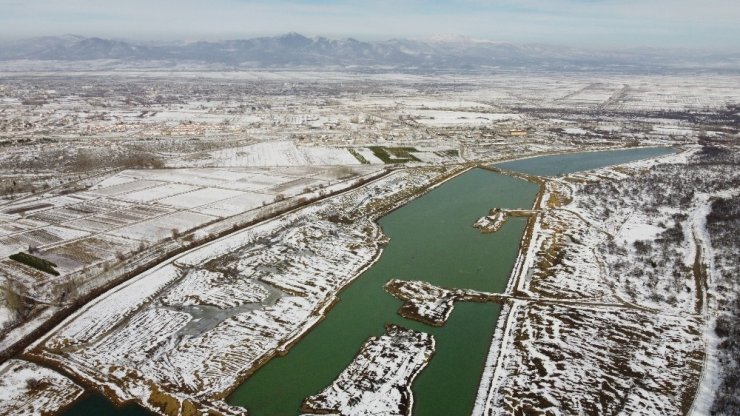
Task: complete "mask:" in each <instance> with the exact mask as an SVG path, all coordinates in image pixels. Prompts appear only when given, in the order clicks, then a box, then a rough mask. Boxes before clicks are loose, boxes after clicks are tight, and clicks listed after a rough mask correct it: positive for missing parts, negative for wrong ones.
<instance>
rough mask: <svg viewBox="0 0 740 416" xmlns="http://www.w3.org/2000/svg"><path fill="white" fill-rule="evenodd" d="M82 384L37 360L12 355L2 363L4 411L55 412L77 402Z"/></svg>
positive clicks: (0, 402)
mask: <svg viewBox="0 0 740 416" xmlns="http://www.w3.org/2000/svg"><path fill="white" fill-rule="evenodd" d="M83 391H84V390H83V389H82V387H80V386H78V385H77V384H75V383H73V382H72V381H71V380H69V379H68V378H66V377H64V376H62V375H60V374H58V373H56V372H54V371H52V370H49V369H48V368H45V367H41V366H39V365H37V364H34V363H31V362H28V361H22V360H16V359H11V360H8V361H6V362H4V363H3V364H0V414H3V415H18V416H36V415H47V414H53V413H54V412H56V411H57V410H58V409H60V408H62V407H64V406H67V405H69V404H71V403H72V402H74V401H75V400H76V399H77V398H78V397H80V396H81V395H82V393H83Z"/></svg>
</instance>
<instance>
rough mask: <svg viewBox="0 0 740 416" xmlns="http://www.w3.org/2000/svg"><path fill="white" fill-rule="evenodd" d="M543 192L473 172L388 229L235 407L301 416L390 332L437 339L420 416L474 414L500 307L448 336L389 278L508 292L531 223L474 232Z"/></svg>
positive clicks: (90, 408)
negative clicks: (373, 257)
mask: <svg viewBox="0 0 740 416" xmlns="http://www.w3.org/2000/svg"><path fill="white" fill-rule="evenodd" d="M672 151H673V150H672V149H670V148H652V149H630V150H625V151H610V152H590V153H581V154H577V155H560V156H546V157H539V158H533V159H523V160H519V161H514V162H508V163H503V164H500V165H498V166H500V167H504V168H506V169H510V170H518V171H523V172H526V173H531V174H539V175H558V174H563V173H569V172H575V171H580V170H584V169H593V168H597V167H602V166H608V165H613V164H619V163H625V162H628V161H632V160H637V159H642V158H648V157H654V156H658V155H662V154H667V153H670V152H672ZM537 189H538V188H537V186H536V185H534V184H532V183H529V182H526V181H522V180H519V179H514V178H511V177H508V176H504V175H499V174H496V173H493V172H489V171H486V170H483V169H473V170H471V171H469V172H467V173H465V174H463V175H460V176H458V177H456V178H454V179H452V180H450V181H448V182H446V183H445V184H443V185H442V186H440V187H438V188H436V189H434V190H433V191H431V192H430V193H428V194H426V195H424V196H423V197H421V198H418V199H416V200H414V201H412V202H410V203H409V204H407V205H405V206H403V207H401V208H399V209H398V210H396V211H393V212H392V213H390V214H388V215H386V216H385V217H383V218H382V219H381V220H380V225H381V227H382V228H383V231H384V232H385V234H386V235H388V236H389V237H390V243H389V245H388V246H387V247H386V248H385V250H384V251H383V254H382V256H381V257H380V259H379V260H378V262H377V263H375V264H374V265H373V266H372V267H371V268H370V269H369V270H367V271H366V272H365V273H363V274H362V275H361V276H359V277H358V278H357V279H356V280H355V281H354V282H353V283H352V284H350V285H349V286H348V287H347V288H345V290H343V291H342V292H341V293H340V294H339V297H340V302H339V303H338V304H337V305H336V306H335V307H334V309H333V310H332V311H331V312H330V313H329V314H328V316H327V318H326V319H325V320H324V321H322V322H321V323H320V324H319V325H318V326H317V327H316V328H315V329H313V330H312V331H311V332H310V333H308V334H307V335H306V336H305V337H304V338H303V339H302V340H301V341H300V342H298V343H297V344H296V345H295V346H294V347H293V348H292V349H291V350H290V352H289V353H288V354H287V355H285V356H283V357H277V358H274V359H272V360H270V361H269V362H268V363H267V364H266V365H265V366H263V367H262V368H261V369H259V370H258V371H257V372H256V373H254V374H253V375H252V376H251V377H250V378H249V379H248V380H247V381H246V382H245V383H243V384H242V385H241V386H239V387H238V388H237V389H236V390H235V391H234V392H233V393H232V395H231V396H230V397H229V398H228V402H229V403H230V404H232V405H237V406H244V407H246V408H248V409H249V411H250V414H251V415H255V416H279V415H296V414H298V413H299V412H298V408H299V406H300V404H301V401H302V400H303V399H304V398H305V397H307V396H310V395H313V394H316V393H318V392H319V391H321V390H322V389H323V388H324V387H326V386H328V385H329V384H330V383H331V382H332V380H333V379H334V378H335V377H336V376H337V375H338V374H339V373H340V372H341V371H342V370H343V369H344V368H345V367H346V365H347V364H348V363H349V362H350V361H352V359H353V358H354V356H355V354H356V353H357V352H358V350H359V349H360V347H361V346H362V344H363V343H364V342H365V341H366V340H367V338H368V337H370V336H377V335H382V334H383V333H384V325H385V324H386V323H395V324H398V325H401V326H404V327H407V328H412V329H416V330H420V331H424V332H428V333H431V334H433V335H434V336H435V338H436V340H437V350H436V353H435V355H434V356H433V358H432V360H431V361H430V363H429V365H428V366H427V367H426V368H425V369H424V371H422V373H421V374H419V376H418V377H417V379H416V381H415V382H414V385H413V392H414V400H415V403H414V413H415V414H418V415H423V416H427V415H465V414H470V411H471V409H472V407H473V401H474V399H475V394H476V392H477V387H478V384H479V381H480V376H481V373H482V369H483V365H484V362H485V358H486V352H487V350H488V348H489V344H490V342H491V337H492V334H493V329H494V327H495V325H496V320H497V318H498V313H499V309H500V308H499V306H497V305H493V304H472V303H458V304H457V305H456V306H455V310H454V311H453V313H452V315H451V317H450V320H449V321H448V322H447V324H446V325H445V326H444V327H441V328H433V327H430V326H427V325H424V324H421V323H417V322H415V321H410V320H406V319H403V318H402V317H400V316H399V315H398V314H397V311H398V308H399V307H400V306H401V302H400V301H397V300H396V299H395V298H393V297H392V296H390V295H389V294H387V293H385V291H384V290H383V289H382V287H383V284H384V283H385V282H387V281H388V280H390V279H393V278H398V279H404V280H415V279H418V280H425V281H428V282H431V283H433V284H436V285H440V286H444V287H450V288H469V289H477V290H483V291H490V292H501V291H503V290H504V289H505V287H506V284H507V280H508V277H509V274H510V272H511V269H512V267H513V264H514V260H515V258H516V254H517V249H518V245H519V242H520V240H521V238H522V234H523V231H524V227H525V221H526V220H525V219H523V218H512V219H511V220H510V221H508V222H507V223H506V225H504V226H503V227H502V228H501V229H500V230H499V231H497V232H496V233H493V234H481V233H480V232H478V230H476V229H474V228H473V227H472V224H473V222H475V221H476V220H477V219H478V218H480V217H481V216H482V215H485V214H487V212H488V210H489V209H491V208H493V207H501V208H529V207H531V205H532V203H533V200H534V198H535V195H536V193H537ZM88 414H107V415H125V416H132V415H143V414H147V412H146V411H144V410H143V409H141V408H138V407H135V406H129V407H127V408H124V409H116V408H114V407H113V406H112V405H111V404H110V403H109V402H107V401H106V400H105V399H103V398H102V397H101V396H97V395H90V396H88V397H87V398H86V399H83V400H81V401H80V402H78V403H77V404H76V405H75V406H73V407H72V408H71V409H70V410H69V411H67V412H66V413H64V415H67V416H73V415H88Z"/></svg>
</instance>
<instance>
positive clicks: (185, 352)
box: [30, 168, 453, 414]
mask: <svg viewBox="0 0 740 416" xmlns="http://www.w3.org/2000/svg"><path fill="white" fill-rule="evenodd" d="M452 172H453V171H450V170H447V169H445V168H419V169H409V170H402V171H396V172H394V173H392V174H390V175H388V176H386V177H383V178H382V179H379V180H376V181H374V182H371V183H369V184H367V185H365V186H363V187H361V188H358V189H354V190H351V191H348V192H346V193H343V194H340V195H338V196H335V197H332V198H329V199H327V200H325V201H323V202H320V203H317V204H313V205H310V206H307V207H305V208H302V209H300V210H297V211H294V212H291V213H289V214H286V215H283V216H280V217H277V218H275V219H273V220H271V221H268V222H264V223H260V224H258V225H255V226H253V227H249V228H246V229H244V230H242V231H239V232H236V233H234V234H231V235H229V236H227V237H225V238H222V239H220V240H216V241H214V242H212V243H208V244H206V245H204V246H201V247H199V248H197V249H194V250H193V251H190V252H187V253H185V254H183V255H180V256H178V257H176V258H174V259H173V260H172V261H170V262H167V263H164V264H162V265H160V266H158V267H156V268H154V269H152V270H150V271H149V272H146V273H144V274H142V275H139V276H138V277H136V278H135V279H134V280H132V281H130V282H128V283H127V284H126V285H125V286H123V287H119V288H117V289H115V290H113V291H111V292H109V293H108V294H106V295H105V296H103V297H101V298H99V299H98V300H96V302H94V303H93V304H92V305H89V306H87V307H86V308H84V309H82V310H81V311H79V312H78V313H76V314H75V315H73V316H72V317H71V318H70V319H68V320H67V322H65V323H64V324H62V325H61V326H60V327H58V328H57V329H55V330H54V331H52V333H51V334H50V335H49V336H48V337H46V338H45V339H44V340H42V341H41V342H40V343H39V344H38V345H36V346H35V347H34V348H32V349H31V351H30V354H31V355H33V356H38V357H44V358H45V359H47V360H51V361H52V362H55V363H57V364H58V365H61V366H62V367H64V368H66V369H67V370H69V371H71V372H73V373H75V374H77V375H78V376H80V377H82V378H84V379H86V380H88V381H89V382H91V383H93V384H95V385H100V386H105V387H107V388H110V389H111V391H113V392H115V395H116V397H117V398H118V399H119V400H128V399H135V400H137V401H139V402H140V403H142V404H144V405H145V406H147V407H150V408H152V409H158V408H161V406H162V400H154V399H152V397H154V396H157V397H167V402H168V403H169V402H171V403H175V404H174V406H184V403H185V402H186V401H188V403H190V404H192V405H194V406H195V407H196V408H198V409H201V410H203V411H205V410H207V409H212V408H214V407H213V406H216V408H219V409H222V410H223V409H226V410H225V411H227V412H230V414H236V413H238V411H239V410H238V409H231V410H229V408H228V406H227V405H225V404H224V403H222V402H218V401H217V399H219V398H221V397H223V394H224V393H225V392H226V391H228V390H229V389H231V388H233V387H234V386H235V385H236V384H237V383H238V382H239V380H240V379H241V378H242V377H244V376H245V375H246V374H249V373H250V372H251V371H252V370H253V369H254V368H255V367H256V366H258V365H260V363H262V362H264V361H265V360H267V359H269V358H270V357H272V356H273V355H274V354H276V353H278V352H280V351H282V350H284V349H285V348H286V346H287V345H289V344H290V343H291V342H292V341H293V340H294V339H296V338H297V337H300V336H301V334H303V333H304V332H305V331H307V330H309V329H310V328H311V327H312V326H313V325H314V324H315V323H316V322H317V321H318V320H319V319H321V317H322V315H323V314H324V313H325V309H326V308H327V307H328V305H330V304H331V303H332V301H333V300H334V299H335V295H336V293H337V291H338V290H339V289H340V288H341V287H343V286H344V285H346V284H347V283H348V282H349V281H351V279H352V278H353V277H354V276H356V275H357V274H358V273H359V272H360V271H361V270H362V269H363V268H364V267H366V266H367V265H368V264H369V263H371V262H372V260H373V258H374V257H375V256H376V255H377V254H378V251H379V244H380V242H381V240H382V238H381V234H380V230H379V228H378V227H377V225H376V224H375V223H374V222H373V219H374V218H377V217H378V216H379V215H382V213H384V212H387V211H388V210H389V209H393V208H394V207H396V206H398V205H399V204H402V203H404V202H405V201H406V200H408V199H409V198H411V197H414V196H415V195H418V193H419V192H422V191H423V190H425V189H426V188H427V187H428V186H429V185H430V184H431V183H433V182H434V181H436V180H439V179H440V178H441V177H444V176H445V175H449V174H451V173H452ZM367 195H374V196H375V198H372V199H368V198H367ZM228 293H234V294H238V296H236V297H234V298H232V297H229V298H228V299H225V298H224V294H228ZM124 340H125V342H124ZM153 386H156V388H155V387H153ZM155 393H156V394H155ZM190 404H189V405H190Z"/></svg>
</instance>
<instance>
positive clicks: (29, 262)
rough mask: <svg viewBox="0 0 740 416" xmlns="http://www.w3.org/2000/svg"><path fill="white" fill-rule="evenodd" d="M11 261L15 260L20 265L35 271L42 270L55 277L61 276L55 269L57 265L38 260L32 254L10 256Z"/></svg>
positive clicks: (21, 253)
mask: <svg viewBox="0 0 740 416" xmlns="http://www.w3.org/2000/svg"><path fill="white" fill-rule="evenodd" d="M10 259H11V260H15V261H17V262H19V263H23V264H25V265H26V266H30V267H33V268H34V269H38V270H41V271H42V272H46V273H49V274H52V275H54V276H59V272H58V271H56V269H54V268H55V267H57V265H56V264H54V263H52V262H50V261H49V260H44V259H42V258H38V257H36V256H34V255H32V254H28V253H23V252H20V253H15V254H13V255H11V256H10Z"/></svg>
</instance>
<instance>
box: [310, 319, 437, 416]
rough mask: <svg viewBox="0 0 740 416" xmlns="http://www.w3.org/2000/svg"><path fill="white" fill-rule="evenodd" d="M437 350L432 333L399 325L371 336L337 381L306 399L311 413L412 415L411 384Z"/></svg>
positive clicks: (364, 415)
mask: <svg viewBox="0 0 740 416" xmlns="http://www.w3.org/2000/svg"><path fill="white" fill-rule="evenodd" d="M433 353H434V337H433V336H432V335H429V334H426V333H423V332H418V331H414V330H410V329H405V328H401V327H398V326H395V325H389V326H388V327H386V333H385V335H382V336H380V337H372V338H370V339H369V340H368V341H367V342H365V344H364V345H363V346H362V349H360V352H359V353H358V354H357V357H355V359H354V360H352V362H351V363H350V364H349V365H348V366H347V368H345V369H344V370H343V371H342V372H341V373H340V374H339V376H338V377H337V379H336V380H334V382H333V383H332V384H331V385H329V386H328V387H327V388H325V389H324V390H323V391H321V392H320V393H319V394H316V395H314V396H311V397H308V398H306V399H305V400H304V402H303V405H302V406H301V410H302V411H303V412H306V413H307V414H313V413H317V414H327V413H332V414H334V413H336V414H341V415H346V416H366V415H387V416H410V415H411V410H412V408H413V402H414V399H413V392H412V391H411V384H412V382H413V381H414V378H415V377H416V375H417V374H419V373H420V372H421V371H422V370H423V369H424V367H426V364H427V363H428V362H429V359H430V358H431V357H432V354H433Z"/></svg>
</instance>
